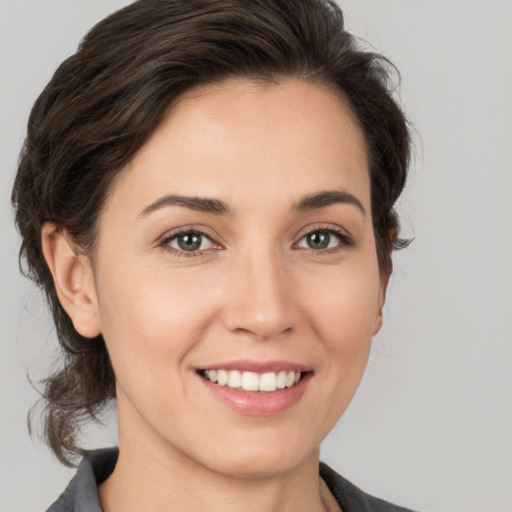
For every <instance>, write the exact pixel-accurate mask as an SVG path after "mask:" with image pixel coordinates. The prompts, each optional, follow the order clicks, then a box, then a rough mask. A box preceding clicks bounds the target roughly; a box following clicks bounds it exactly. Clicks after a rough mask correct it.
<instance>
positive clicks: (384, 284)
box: [373, 262, 393, 336]
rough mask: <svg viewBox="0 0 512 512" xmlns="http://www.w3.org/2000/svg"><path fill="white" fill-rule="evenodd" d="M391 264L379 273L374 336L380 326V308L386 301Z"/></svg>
mask: <svg viewBox="0 0 512 512" xmlns="http://www.w3.org/2000/svg"><path fill="white" fill-rule="evenodd" d="M392 265H393V264H392V263H391V262H390V263H389V264H388V265H387V266H386V268H385V269H384V270H382V271H381V275H380V288H379V297H378V310H377V316H376V318H375V323H374V327H373V335H374V336H375V335H376V334H377V333H378V332H379V331H380V329H381V327H382V308H383V307H384V303H385V302H386V291H387V289H388V283H389V278H390V276H391V272H392V269H393V266H392Z"/></svg>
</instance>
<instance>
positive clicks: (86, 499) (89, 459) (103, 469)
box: [47, 448, 412, 512]
mask: <svg viewBox="0 0 512 512" xmlns="http://www.w3.org/2000/svg"><path fill="white" fill-rule="evenodd" d="M118 455H119V451H118V449H117V448H105V449H103V450H96V451H93V452H88V453H87V454H86V455H85V457H84V459H83V461H82V463H81V464H80V466H79V467H78V470H77V472H76V475H75V476H74V478H73V479H72V480H71V482H70V483H69V485H68V486H67V488H66V490H65V491H64V492H63V493H62V494H61V495H60V497H59V499H58V500H57V501H56V502H55V503H54V504H53V505H52V506H51V507H50V508H49V509H48V510H47V512H102V509H101V505H100V499H99V496H98V485H100V484H101V483H102V482H104V481H105V480H106V479H107V478H108V477H109V476H110V474H111V473H112V471H114V467H115V465H116V462H117V457H118ZM320 476H321V477H322V479H323V480H324V482H325V483H326V484H327V487H329V489H330V491H331V493H332V494H333V496H334V497H335V498H336V500H337V502H338V504H339V506H340V507H341V509H342V511H343V512H412V511H411V510H408V509H405V508H402V507H397V506H396V505H392V504H391V503H388V502H386V501H383V500H380V499H378V498H374V497H373V496H369V495H368V494H366V493H364V492H363V491H361V489H359V488H357V487H356V486H355V485H353V484H351V483H350V482H349V481H348V480H345V478H343V477H342V476H340V475H338V474H337V473H336V472H335V471H333V470H332V469H331V468H330V467H329V466H327V464H323V463H320Z"/></svg>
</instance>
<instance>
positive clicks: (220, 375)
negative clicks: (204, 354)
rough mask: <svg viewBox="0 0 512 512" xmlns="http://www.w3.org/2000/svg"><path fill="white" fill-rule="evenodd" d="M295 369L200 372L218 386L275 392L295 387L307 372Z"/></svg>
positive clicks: (246, 390) (247, 390) (248, 390)
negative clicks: (259, 371)
mask: <svg viewBox="0 0 512 512" xmlns="http://www.w3.org/2000/svg"><path fill="white" fill-rule="evenodd" d="M309 373H311V372H299V371H293V370H289V371H287V370H280V371H275V372H273V371H272V372H264V373H258V372H252V371H241V370H228V369H216V370H198V374H199V375H200V376H201V377H202V378H204V379H206V380H208V381H210V382H211V383H213V384H216V385H217V386H225V387H227V388H231V389H234V390H238V391H245V392H259V393H273V392H276V391H280V390H284V389H286V388H293V387H295V386H296V385H297V384H298V383H299V382H300V381H301V380H302V379H303V378H304V377H305V376H306V375H307V374H309Z"/></svg>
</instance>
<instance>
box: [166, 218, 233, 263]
mask: <svg viewBox="0 0 512 512" xmlns="http://www.w3.org/2000/svg"><path fill="white" fill-rule="evenodd" d="M211 231H212V230H211V229H208V228H206V227H205V226H198V225H197V224H187V225H184V226H179V227H176V228H173V229H171V230H169V231H166V232H165V234H163V235H162V236H160V237H159V238H158V240H157V246H158V247H161V248H162V249H164V250H167V251H169V252H172V253H174V254H176V255H178V256H181V255H183V256H201V255H202V254H204V253H205V252H208V251H212V250H219V249H221V248H223V245H222V244H221V243H220V242H219V241H218V239H219V238H220V237H218V236H217V235H216V234H212V233H211ZM187 234H196V235H200V236H203V237H205V238H207V239H208V240H210V241H211V242H212V244H213V245H214V246H215V247H211V248H208V249H202V250H197V251H184V250H180V249H178V248H175V247H171V246H170V245H169V242H170V241H171V240H173V239H176V238H178V237H179V236H180V235H187Z"/></svg>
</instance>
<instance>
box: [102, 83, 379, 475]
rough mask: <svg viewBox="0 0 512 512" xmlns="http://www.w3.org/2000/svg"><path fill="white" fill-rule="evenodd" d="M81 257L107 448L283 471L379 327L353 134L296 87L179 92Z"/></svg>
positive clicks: (320, 98)
mask: <svg viewBox="0 0 512 512" xmlns="http://www.w3.org/2000/svg"><path fill="white" fill-rule="evenodd" d="M93 260H94V279H95V281H94V282H95V287H96V288H95V298H94V300H93V304H95V307H96V311H97V315H96V322H97V329H98V330H99V331H101V333H102V334H103V336H104V338H105V342H106V344H107V348H108V351H109V354H110V357H111V360H112V364H113V367H114V370H115V373H116V379H117V382H116V386H117V399H118V409H119V426H120V444H121V451H122V450H123V445H124V446H126V447H127V448H126V450H128V449H133V450H139V451H140V450H146V453H147V450H150V451H152V453H154V454H155V453H157V454H159V455H158V456H161V454H162V453H165V454H168V455H171V456H174V457H180V458H181V459H182V460H183V461H187V462H188V463H191V464H196V463H198V464H200V465H201V466H202V467H206V468H209V469H213V470H215V471H217V472H220V473H225V474H238V475H240V474H247V475H264V474H276V473H279V472H285V471H287V470H290V469H291V468H293V467H296V466H297V465H299V464H300V463H301V462H303V461H305V460H307V459H309V458H311V457H314V456H316V453H317V452H316V449H317V447H318V445H319V443H320V441H321V440H322V439H323V438H324V436H325V435H326V434H327V433H328V432H329V430H330V429H331V428H332V427H333V426H334V424H335V423H336V421H337V420H338V419H339V417H340V415H341V414H342V413H343V411H344V410H345V408H346V407H347V405H348V403H349V401H350V400H351V398H352V396H353V394H354V392H355V390H356V387H357V385H358V383H359V381H360V379H361V376H362V373H363V371H364V368H365V365H366V362H367V358H368V352H369V349H370V344H371V339H372V337H373V335H374V334H375V333H376V332H377V330H378V329H379V327H380V322H381V317H380V310H381V306H382V302H383V292H384V290H383V284H382V279H381V275H380V272H379V266H378V262H377V255H376V249H375V241H374V234H373V228H372V219H371V205H370V181H369V175H368V167H367V160H366V155H365V150H364V143H363V138H362V134H361V132H360V129H359V128H358V126H357V124H356V123H355V122H354V120H353V117H352V114H351V113H350V111H349V109H348V108H347V106H346V105H345V104H344V103H343V101H342V100H341V99H340V98H338V97H337V96H336V95H334V94H332V93H330V92H328V91H326V90H325V89H321V88H319V87H317V86H314V85H311V84H307V83H303V82H300V81H288V82H284V83H282V84H280V85H267V86H262V85H257V84H254V83H251V82H243V81H237V82H235V81H232V82H226V83H224V84H221V85H217V86H210V87H205V88H202V89H199V90H195V91H193V93H188V94H186V95H185V96H184V97H183V98H182V99H181V100H180V101H179V102H178V103H177V104H175V105H174V107H173V108H172V110H171V111H170V113H169V115H168V116H167V117H166V119H165V120H164V122H163V123H162V124H161V126H160V127H159V129H158V130H157V131H156V132H155V133H154V135H153V136H152V137H151V139H150V140H149V141H148V143H147V144H146V145H145V146H144V147H143V148H142V150H141V151H139V153H138V154H137V155H136V157H135V158H134V159H133V161H132V162H131V164H130V165H129V166H128V167H127V168H126V169H125V170H123V172H122V173H121V176H120V179H119V180H118V181H117V182H116V183H115V185H114V186H113V188H112V190H111V193H110V195H109V197H108V199H107V201H106V204H105V208H104V210H103V212H102V215H101V218H100V226H99V235H98V240H97V246H96V248H95V254H94V258H93ZM92 329H93V330H94V327H92ZM299 376H300V380H299V381H298V382H297V380H298V379H299ZM226 379H227V380H228V382H227V383H226V382H225V381H226ZM223 384H224V385H223ZM283 386H284V387H283ZM242 388H245V390H244V389H242ZM128 447H131V448H128Z"/></svg>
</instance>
